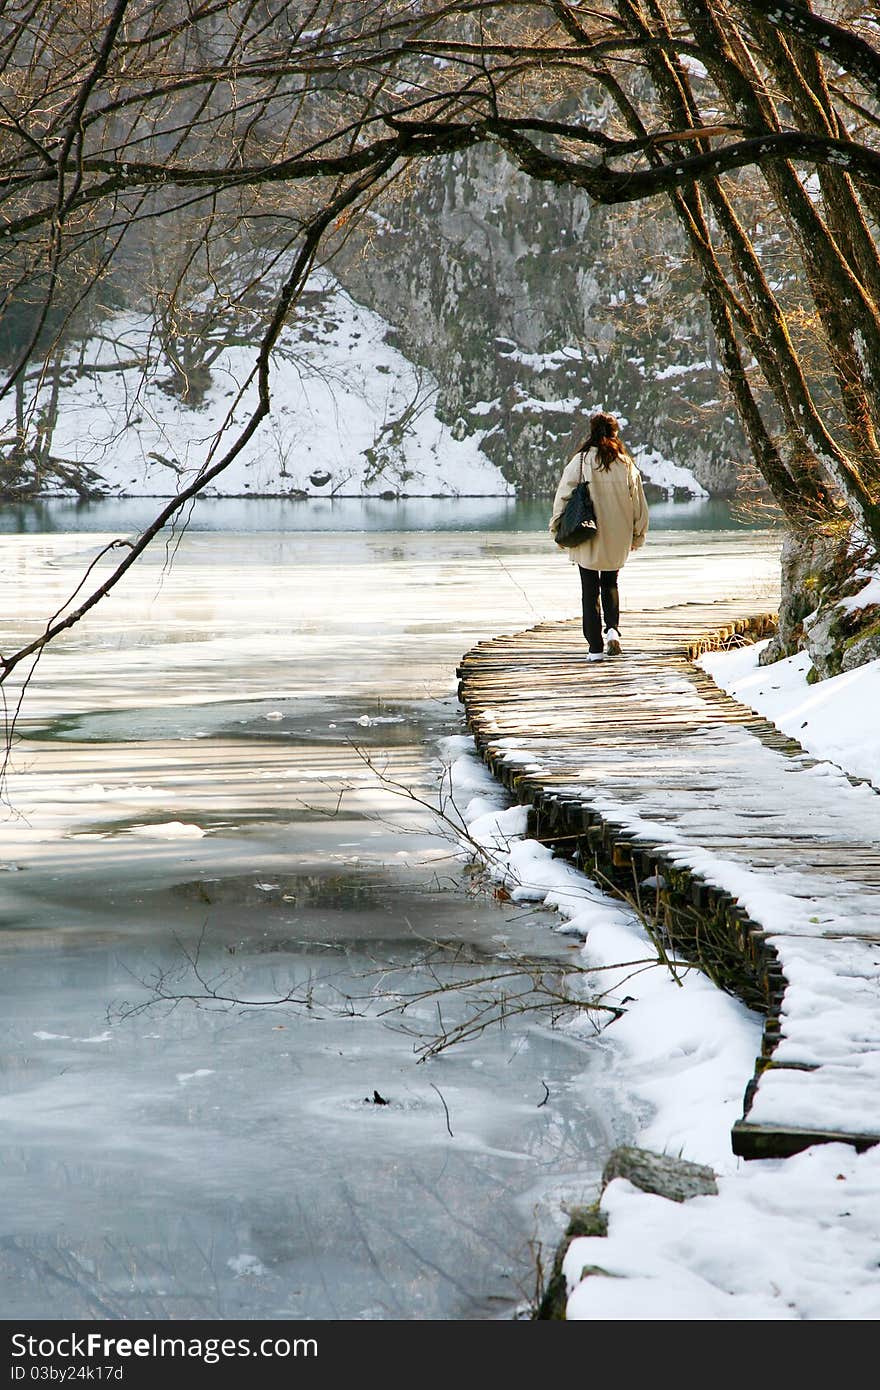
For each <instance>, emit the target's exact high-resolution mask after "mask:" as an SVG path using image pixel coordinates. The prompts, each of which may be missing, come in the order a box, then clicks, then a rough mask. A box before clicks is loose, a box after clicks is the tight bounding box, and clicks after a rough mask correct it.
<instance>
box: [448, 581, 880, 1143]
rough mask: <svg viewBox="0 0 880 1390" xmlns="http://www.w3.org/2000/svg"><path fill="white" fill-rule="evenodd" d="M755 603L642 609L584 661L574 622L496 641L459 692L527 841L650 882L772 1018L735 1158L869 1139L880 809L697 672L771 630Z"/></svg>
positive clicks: (877, 996)
mask: <svg viewBox="0 0 880 1390" xmlns="http://www.w3.org/2000/svg"><path fill="white" fill-rule="evenodd" d="M753 607H754V605H753V604H752V605H749V604H748V603H746V602H743V603H735V602H727V603H724V604H713V605H706V606H701V605H699V604H685V605H682V606H680V607H677V608H670V609H663V610H658V611H655V612H653V613H642V614H636V615H634V617H633V618H632V620H631V621H630V620H628V621H627V626H626V628H625V630H624V636H623V640H624V654H623V655H622V656H621V657H617V658H608V659H606V660H605V661H604V662H597V663H594V664H588V663H587V662H586V660H585V651H586V648H585V644H584V640H583V637H582V635H581V632H580V624H579V622H575V621H566V622H562V623H558V622H557V623H544V624H541V625H540V626H538V627H535V628H532V629H530V630H528V631H526V632H519V633H515V634H511V635H507V636H500V637H497V638H494V639H492V640H490V641H487V642H482V643H480V645H479V646H477V647H475V648H474V649H473V650H472V651H470V652H468V653H467V655H466V656H465V657H464V658H463V659H462V663H461V666H460V668H459V680H460V685H459V695H460V698H461V700H462V702H463V704H464V706H465V710H466V716H467V722H468V727H469V728H470V729H471V731H472V733H473V734H474V737H475V740H476V744H477V747H478V750H479V751H480V753H481V755H482V756H483V758H484V759H485V761H486V762H487V763H488V765H489V766H490V767H491V769H492V770H493V772H495V774H496V775H497V776H498V777H499V778H500V779H501V780H502V781H503V782H504V783H505V784H506V786H507V787H508V788H509V789H510V790H511V791H512V792H513V793H514V795H515V796H516V797H517V798H518V799H519V800H520V801H522V802H524V803H528V804H530V805H531V806H532V807H533V808H534V810H533V813H532V816H531V825H532V830H533V833H535V834H537V835H538V837H539V838H541V839H544V840H546V841H547V842H548V843H551V844H553V845H554V846H555V847H556V848H557V849H558V850H559V852H564V853H569V854H573V855H574V856H575V858H576V859H577V860H578V862H580V863H582V864H583V866H584V867H585V868H586V869H587V871H588V872H589V871H590V870H591V869H600V870H601V871H602V872H603V873H604V874H605V875H606V876H607V877H609V878H611V879H612V880H613V881H614V882H615V883H616V884H617V886H618V887H619V888H621V890H623V891H627V890H628V891H629V892H630V893H632V892H634V891H635V892H636V893H638V885H639V883H640V882H642V880H644V879H645V878H648V877H649V876H652V875H656V874H658V873H659V874H660V875H662V883H663V893H662V910H663V913H664V914H665V915H664V916H663V918H662V924H663V930H665V931H666V932H667V933H668V934H669V936H670V938H671V940H672V941H673V942H674V944H676V945H677V946H680V947H682V948H683V949H685V950H689V951H690V953H691V954H693V953H694V952H696V954H697V955H698V956H699V955H702V957H703V959H706V960H709V961H710V963H711V964H712V965H713V968H714V969H715V972H716V975H717V976H718V977H719V978H720V979H721V981H722V982H724V983H726V984H727V986H728V987H731V988H734V989H735V990H736V992H737V993H740V994H741V995H742V997H744V998H745V999H746V1000H747V1002H749V1003H752V1004H753V1005H757V1006H759V1007H763V1008H764V1009H765V1010H766V1025H765V1032H764V1043H763V1047H762V1054H761V1056H760V1057H759V1058H758V1059H757V1063H756V1069H755V1075H754V1077H753V1079H752V1081H751V1082H750V1083H749V1086H748V1088H747V1090H746V1095H745V1099H744V1114H743V1117H742V1119H741V1120H739V1121H738V1122H737V1124H736V1125H735V1126H734V1129H733V1133H732V1143H733V1148H734V1150H735V1152H737V1153H739V1154H741V1155H743V1156H745V1157H748V1158H753V1157H765V1156H770V1155H784V1154H791V1153H795V1152H797V1151H798V1150H800V1149H803V1148H805V1147H807V1146H808V1145H809V1144H812V1143H816V1142H823V1141H829V1140H844V1141H846V1142H847V1143H851V1144H854V1145H856V1146H857V1147H858V1148H860V1149H861V1148H866V1147H869V1146H870V1145H872V1144H874V1143H877V1142H880V797H878V796H877V795H876V794H875V793H874V791H873V789H871V788H869V787H867V786H865V785H860V784H858V783H857V781H856V779H852V778H847V777H846V776H845V775H844V774H843V773H841V772H839V770H837V769H834V768H833V767H831V766H830V765H829V764H827V763H820V762H818V761H817V760H816V759H814V758H811V757H809V756H808V755H807V754H805V753H804V751H803V749H802V748H801V747H800V745H799V744H797V743H796V742H794V741H793V740H792V739H789V738H786V737H785V736H784V735H782V734H780V733H779V732H778V730H777V729H776V728H775V727H774V726H773V725H771V724H770V723H768V722H767V721H766V720H764V719H762V718H760V717H759V716H758V715H756V714H754V713H753V712H752V711H751V710H748V709H746V708H745V707H744V706H742V705H740V704H738V703H737V702H736V701H734V700H732V699H730V698H729V697H728V696H727V695H725V694H724V693H723V692H721V691H720V690H719V689H718V687H717V686H716V685H715V684H714V682H713V681H712V680H711V679H710V678H709V677H708V676H707V675H706V674H705V673H704V672H703V671H702V670H701V669H700V668H699V667H697V666H695V665H693V658H694V657H695V656H696V655H697V654H698V653H699V652H700V651H701V650H706V649H708V648H711V647H717V646H719V645H729V644H730V643H731V642H738V641H742V640H752V638H753V637H754V636H756V635H761V634H762V633H763V632H765V631H767V630H769V627H770V625H771V624H772V617H769V616H768V615H763V616H762V617H759V618H754V617H753V616H752V611H753ZM771 672H772V668H768V681H770V682H772V674H771ZM655 906H656V909H657V912H658V913H659V910H660V907H661V902H660V900H659V899H658V900H657V903H656V904H655ZM659 920H661V919H660V918H659V916H658V921H659ZM856 1117H857V1118H856Z"/></svg>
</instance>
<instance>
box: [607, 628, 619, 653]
mask: <svg viewBox="0 0 880 1390" xmlns="http://www.w3.org/2000/svg"><path fill="white" fill-rule="evenodd" d="M605 650H606V652H607V653H608V655H609V656H620V633H619V632H618V631H617V628H616V627H609V629H608V631H607V632H606V633H605Z"/></svg>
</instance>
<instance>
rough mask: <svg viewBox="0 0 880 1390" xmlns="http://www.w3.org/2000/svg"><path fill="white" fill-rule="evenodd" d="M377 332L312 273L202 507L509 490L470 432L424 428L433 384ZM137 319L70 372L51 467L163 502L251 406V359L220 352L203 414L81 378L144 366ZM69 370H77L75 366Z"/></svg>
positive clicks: (111, 327)
mask: <svg viewBox="0 0 880 1390" xmlns="http://www.w3.org/2000/svg"><path fill="white" fill-rule="evenodd" d="M387 334H388V325H387V324H386V323H385V321H384V320H383V319H382V318H380V317H379V315H378V314H375V313H373V312H371V311H370V310H369V309H364V308H363V307H362V306H360V305H358V304H356V303H355V301H354V300H353V299H352V298H351V297H350V296H349V295H348V294H347V293H346V292H345V291H344V290H343V289H342V288H341V287H340V286H339V285H338V283H337V282H336V281H335V280H333V279H332V277H330V276H329V275H328V274H327V273H326V272H324V271H320V272H317V273H316V274H315V275H314V276H313V277H312V280H311V281H310V284H309V293H308V294H307V296H306V298H305V302H304V304H303V305H301V306H298V307H297V310H296V312H295V315H294V317H293V319H292V322H291V324H290V326H289V327H288V328H286V329H285V331H284V332H283V334H282V336H281V339H280V341H279V344H278V347H277V349H276V351H275V352H274V354H273V358H272V375H271V391H272V411H271V416H270V418H269V419H268V420H267V421H265V422H264V423H263V424H262V425H261V427H260V429H259V430H258V432H257V434H256V436H255V437H254V439H252V440H251V441H250V442H249V443H248V445H247V446H246V448H245V449H244V451H243V452H242V454H241V455H240V456H239V457H238V458H237V459H236V460H235V461H234V462H233V463H232V464H231V465H230V467H229V469H228V470H227V471H226V472H225V473H224V474H223V475H221V476H220V477H219V478H218V479H217V480H216V482H214V483H212V484H211V485H209V486H208V487H207V488H206V489H205V495H206V496H248V495H250V496H261V495H263V496H265V495H271V496H285V495H291V494H293V495H302V494H307V495H309V496H321V497H326V496H330V495H337V496H352V495H355V496H379V495H381V494H383V493H388V492H390V493H393V494H394V495H406V496H415V497H418V496H435V495H442V496H505V495H508V494H510V493H511V492H512V491H513V489H512V487H511V486H510V484H509V483H507V482H506V481H505V479H504V478H503V476H502V475H501V473H500V471H499V470H498V468H496V467H495V465H494V464H492V463H490V462H489V460H488V459H487V458H486V456H485V455H484V454H483V453H481V451H480V448H479V444H480V439H481V438H482V433H480V432H476V433H474V434H471V435H470V436H469V437H468V438H466V439H455V438H453V437H452V434H451V433H450V430H449V429H448V427H447V426H446V425H444V424H443V423H442V422H441V421H440V420H439V419H438V418H437V416H436V414H435V412H434V409H433V403H434V398H435V396H436V392H437V383H436V381H435V379H434V378H433V377H432V376H431V375H430V373H428V372H426V371H424V370H422V369H421V368H419V367H417V366H414V365H413V363H411V362H410V361H408V360H407V359H406V358H405V357H404V356H403V355H402V354H401V353H400V352H399V351H398V350H397V349H396V348H395V347H393V346H392V345H391V344H390V343H389V342H387V341H386V336H387ZM151 341H152V342H153V343H154V344H155V325H154V323H153V321H152V319H151V318H149V317H143V316H138V315H135V314H132V313H120V314H118V315H116V316H115V317H114V318H113V319H111V320H110V321H109V322H108V323H106V324H105V325H104V326H103V331H102V336H101V337H96V338H94V339H92V340H91V341H90V342H88V343H87V344H86V345H85V348H84V351H83V353H82V356H81V359H80V356H79V354H77V359H76V360H77V365H73V360H72V361H71V366H70V370H69V372H68V374H67V377H66V384H65V385H64V386H63V387H62V391H61V401H60V412H59V421H58V426H57V428H56V431H55V435H54V439H53V447H52V452H53V454H55V455H57V456H60V457H62V458H65V459H69V460H75V461H77V462H82V463H86V464H89V465H90V466H91V467H93V468H94V469H96V471H97V472H98V474H99V475H100V478H101V479H102V481H103V485H104V487H105V489H106V491H107V492H108V493H109V494H111V495H124V496H160V497H164V496H172V495H173V494H174V493H175V492H177V491H178V489H179V488H180V486H181V485H182V484H183V483H185V482H186V481H188V480H189V479H190V478H192V477H193V476H194V474H195V473H196V472H197V471H198V469H199V468H200V467H202V465H203V464H204V463H205V461H206V459H207V458H208V456H209V452H210V450H211V444H212V441H213V439H214V438H215V436H216V434H217V431H218V430H220V429H221V427H223V426H224V422H226V421H227V417H228V416H229V413H230V411H231V412H232V414H233V418H232V420H231V421H230V422H229V423H228V424H227V425H226V428H225V429H224V432H223V435H222V439H221V443H220V445H219V448H218V450H216V451H215V452H214V455H213V457H214V458H220V457H221V456H222V453H223V452H225V450H226V449H227V448H228V447H229V444H230V443H231V442H232V440H233V439H234V437H235V435H236V433H237V429H238V427H239V426H240V425H241V423H243V422H244V421H245V420H246V419H247V417H248V415H249V413H250V411H251V409H252V408H253V405H254V404H255V400H256V389H255V386H254V385H253V384H251V385H250V386H249V387H248V388H247V389H246V390H245V391H244V395H243V396H241V398H239V393H240V392H241V390H242V388H243V387H244V386H245V384H246V383H247V381H248V377H249V375H250V373H251V372H252V369H253V365H254V360H255V357H256V350H255V348H251V347H229V348H226V349H225V350H224V351H223V352H222V353H221V355H220V356H219V358H218V359H217V361H216V362H215V363H214V364H213V366H212V368H211V373H212V384H211V386H210V388H209V389H208V391H207V393H206V395H205V399H204V403H203V404H201V405H200V406H199V407H198V408H193V407H191V406H187V405H184V404H182V403H181V401H180V399H179V398H177V397H175V396H174V395H171V394H169V393H168V391H167V389H163V387H162V385H161V384H160V381H161V379H162V378H163V376H164V377H167V375H168V368H167V365H166V366H165V367H164V369H160V370H159V371H155V372H153V373H152V375H148V374H145V373H144V372H143V371H142V369H140V368H139V367H129V368H128V369H127V370H124V371H119V372H116V371H108V370H101V371H99V372H96V371H94V370H92V371H90V370H89V368H90V367H91V368H94V367H96V366H100V367H102V368H106V367H107V366H108V365H110V364H112V363H113V362H116V361H119V362H124V361H130V360H132V359H133V358H137V357H144V356H146V353H147V348H148V345H149V344H150V342H151ZM80 362H81V366H80Z"/></svg>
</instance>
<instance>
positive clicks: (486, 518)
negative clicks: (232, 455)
mask: <svg viewBox="0 0 880 1390" xmlns="http://www.w3.org/2000/svg"><path fill="white" fill-rule="evenodd" d="M163 505H164V501H163V499H161V498H142V497H141V498H134V499H130V500H126V499H121V500H119V499H108V500H106V501H101V502H82V503H79V502H72V501H51V502H28V503H5V504H2V505H0V532H17V533H22V532H23V533H32V534H37V533H52V532H76V531H121V532H130V531H139V530H142V529H143V528H144V527H145V526H147V525H148V524H149V522H150V521H152V519H153V517H154V516H155V515H156V514H157V512H158V511H159V510H160V509H161V507H162V506H163ZM549 509H550V499H549V498H539V499H537V500H535V499H533V500H530V501H520V500H518V499H516V498H507V497H477V498H473V497H471V498H449V497H427V498H426V497H416V498H406V499H401V500H397V501H393V502H392V501H383V500H381V499H379V498H376V499H361V498H353V497H340V498H334V499H329V498H328V499H324V498H312V499H310V500H309V501H295V500H287V499H278V498H218V499H214V498H204V499H201V500H200V501H199V502H198V503H197V504H196V505H195V506H194V507H192V508H190V509H188V510H187V511H186V512H185V513H184V515H186V517H187V525H188V526H189V528H190V529H192V530H196V531H239V532H248V531H276V532H294V531H306V532H308V531H342V532H346V531H401V532H412V531H508V532H523V531H544V530H545V529H546V526H547V519H548V514H549ZM768 524H770V522H769V521H768V516H767V515H766V514H762V515H758V514H753V515H746V514H745V513H744V512H743V511H742V509H741V508H739V507H737V506H735V505H733V504H732V503H730V502H726V501H720V500H715V499H706V500H694V501H690V502H656V503H654V504H653V505H652V507H651V525H652V529H654V530H658V531H665V530H674V531H725V530H761V529H766V528H767V526H768Z"/></svg>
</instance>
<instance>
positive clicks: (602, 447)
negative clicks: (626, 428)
mask: <svg viewBox="0 0 880 1390" xmlns="http://www.w3.org/2000/svg"><path fill="white" fill-rule="evenodd" d="M588 449H595V450H596V452H597V454H598V456H599V467H600V468H608V467H609V465H610V464H612V463H613V462H614V460H615V459H616V458H617V456H618V455H619V454H625V453H626V450H625V449H624V447H623V440H622V439H621V438H620V433H619V426H618V423H617V421H616V420H615V418H614V416H613V415H606V414H605V412H604V411H600V412H599V414H598V415H593V416H591V417H590V433H589V434H588V435H587V437H586V439H585V440H584V442H583V444H582V445H581V447H580V449H579V450H578V453H581V454H585V453H586V452H587V450H588Z"/></svg>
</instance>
